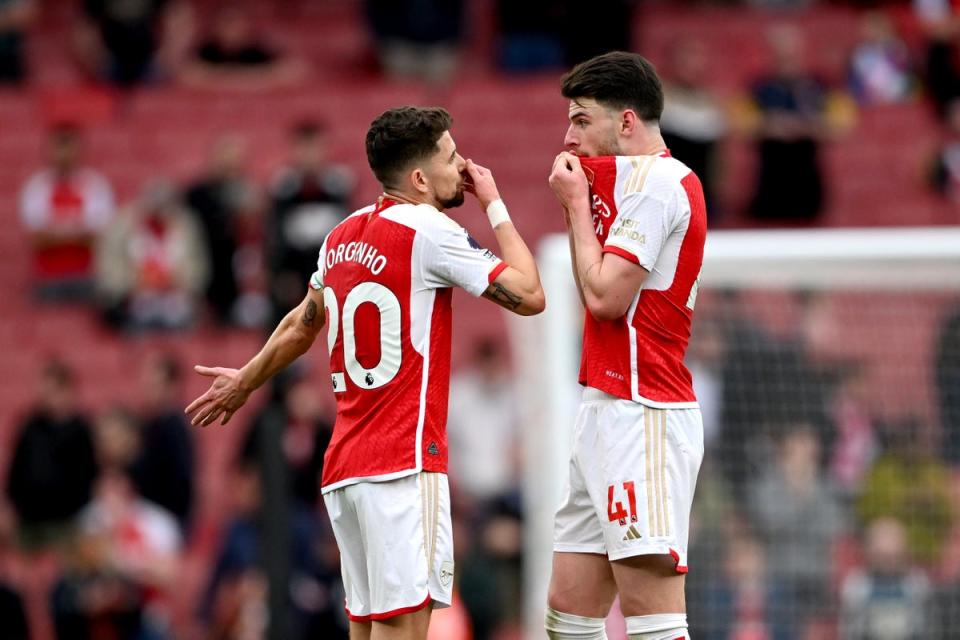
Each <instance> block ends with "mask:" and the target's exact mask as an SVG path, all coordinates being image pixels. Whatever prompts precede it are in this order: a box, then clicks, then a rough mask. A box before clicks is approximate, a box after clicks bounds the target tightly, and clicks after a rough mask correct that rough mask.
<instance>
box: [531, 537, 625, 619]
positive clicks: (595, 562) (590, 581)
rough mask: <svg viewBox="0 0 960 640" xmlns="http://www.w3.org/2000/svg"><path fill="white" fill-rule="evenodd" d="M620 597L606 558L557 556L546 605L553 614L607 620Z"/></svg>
mask: <svg viewBox="0 0 960 640" xmlns="http://www.w3.org/2000/svg"><path fill="white" fill-rule="evenodd" d="M616 595H617V585H616V583H615V582H614V577H613V572H612V571H611V569H610V561H609V560H607V556H605V555H603V554H599V553H572V552H555V553H554V554H553V573H552V574H551V576H550V589H549V593H548V595H547V604H548V606H549V607H550V608H551V609H553V610H554V611H561V612H563V613H570V614H573V615H576V616H584V617H587V618H606V617H607V614H608V613H609V612H610V606H611V605H612V604H613V599H614V598H615V597H616Z"/></svg>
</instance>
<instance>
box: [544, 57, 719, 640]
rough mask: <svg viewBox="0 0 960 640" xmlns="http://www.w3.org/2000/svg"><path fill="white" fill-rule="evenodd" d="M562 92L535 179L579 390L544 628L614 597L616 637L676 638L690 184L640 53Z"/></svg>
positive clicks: (571, 79) (696, 201)
mask: <svg viewBox="0 0 960 640" xmlns="http://www.w3.org/2000/svg"><path fill="white" fill-rule="evenodd" d="M561 92H562V94H563V96H564V97H565V98H567V99H569V104H568V119H569V121H570V126H569V128H568V130H567V134H566V138H565V140H564V144H565V146H566V148H567V151H565V152H563V153H561V154H560V155H558V156H557V158H556V160H555V161H554V165H553V170H552V172H551V175H550V186H551V188H552V189H553V191H554V193H555V194H556V196H557V198H558V200H559V201H560V203H561V205H562V206H563V209H564V216H565V221H566V223H567V230H568V235H569V237H570V251H571V262H572V264H573V275H574V280H575V282H576V285H577V288H578V290H579V293H580V298H581V301H582V302H583V305H584V307H585V317H584V335H583V353H582V357H581V363H580V376H579V380H580V383H581V384H583V385H584V387H585V389H584V392H583V398H582V402H581V405H580V410H579V412H578V414H577V417H576V421H575V425H574V442H573V451H572V456H571V460H570V468H569V475H568V481H567V486H566V490H565V495H564V498H563V500H562V504H561V506H560V508H559V510H558V511H557V514H556V520H555V526H554V546H553V548H554V561H553V575H552V576H551V583H550V592H549V596H548V609H547V614H546V617H545V627H546V630H547V634H548V636H549V637H550V638H551V640H571V639H573V638H577V639H578V640H602V639H604V638H605V637H606V636H605V634H604V619H605V618H606V616H607V613H608V612H609V610H610V606H611V604H612V602H613V599H614V597H615V596H617V595H619V596H620V605H621V609H622V611H623V613H624V614H625V616H626V620H627V633H628V635H629V638H630V640H675V639H688V638H689V635H688V634H687V631H686V627H687V622H686V611H685V601H684V579H683V574H685V573H686V572H687V562H686V555H687V533H688V524H689V518H690V508H691V506H692V502H693V492H694V487H695V485H696V479H697V474H698V472H699V469H700V463H701V460H702V458H703V427H702V420H701V416H700V410H699V408H698V405H697V400H696V397H695V396H694V393H693V389H692V384H691V377H690V373H689V371H687V369H686V367H685V366H684V364H683V357H684V353H685V351H686V348H687V342H688V341H689V338H690V327H691V319H692V316H693V307H694V304H695V302H696V294H697V286H698V284H697V283H698V281H699V274H700V266H701V263H702V260H703V247H704V241H705V237H706V210H705V207H704V199H703V191H702V188H701V186H700V181H699V180H698V179H697V177H696V175H695V174H693V172H692V171H690V169H689V168H687V167H686V166H685V165H684V164H683V163H682V162H680V161H678V160H676V159H674V158H672V157H670V153H669V152H668V151H667V149H666V146H665V145H664V142H663V138H662V136H661V135H660V129H659V119H660V114H661V112H662V110H663V91H662V88H661V86H660V81H659V78H658V77H657V75H656V71H655V70H654V68H653V66H652V65H651V64H650V63H649V62H648V61H647V60H645V59H644V58H642V57H641V56H638V55H636V54H630V53H624V52H613V53H609V54H605V55H602V56H598V57H596V58H593V59H591V60H588V61H586V62H584V63H582V64H581V65H578V66H577V67H575V68H574V69H573V70H572V71H571V72H570V73H569V74H567V75H566V76H565V77H564V79H563V82H562V90H561Z"/></svg>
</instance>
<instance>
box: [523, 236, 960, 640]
mask: <svg viewBox="0 0 960 640" xmlns="http://www.w3.org/2000/svg"><path fill="white" fill-rule="evenodd" d="M538 262H539V265H540V270H541V276H542V280H543V286H544V290H545V292H546V296H547V310H546V311H545V312H544V313H543V314H541V315H540V316H537V317H536V318H534V319H532V320H531V319H529V318H520V319H516V320H511V321H510V323H511V324H510V329H511V334H512V340H513V347H514V348H513V353H514V360H515V370H516V373H517V376H518V380H519V390H520V396H521V398H522V421H521V424H522V428H523V434H522V438H523V441H524V451H525V464H524V478H523V489H524V504H525V530H524V531H525V533H524V535H525V545H524V572H525V577H524V579H525V584H524V590H523V592H524V595H525V598H526V602H525V628H526V635H525V637H527V638H543V637H545V635H544V632H543V629H542V619H543V609H544V606H545V601H546V587H547V580H548V577H549V572H550V562H551V555H552V550H551V539H552V521H553V515H554V511H555V509H556V507H557V506H558V503H559V500H560V498H561V491H562V485H563V482H564V479H565V477H566V474H567V469H568V456H569V450H570V442H571V439H572V427H573V420H574V415H575V412H576V407H577V405H578V402H579V396H580V387H579V385H578V384H577V382H576V379H577V371H578V367H579V356H580V331H581V329H580V327H581V323H582V314H583V310H582V307H581V306H580V302H579V299H578V296H577V293H576V290H575V288H574V284H573V278H572V275H571V270H570V258H569V248H568V241H567V237H566V236H565V235H554V236H549V237H547V238H545V239H544V240H543V241H542V243H541V245H540V248H539V255H538ZM700 286H701V291H709V290H711V289H718V288H725V289H728V288H733V289H741V290H750V289H771V288H779V289H790V290H811V291H820V290H822V291H826V290H837V289H841V290H842V289H848V288H851V289H855V290H857V291H865V292H869V291H871V290H875V289H878V290H883V291H906V292H911V291H931V292H946V293H948V294H949V293H950V292H953V293H957V294H958V295H960V229H957V228H947V227H944V228H884V229H832V230H775V231H773V230H771V231H759V230H757V231H712V232H710V233H709V234H708V240H707V246H706V252H705V257H704V267H703V272H702V278H701V285H700ZM696 326H697V321H696V314H695V320H694V332H695V333H696Z"/></svg>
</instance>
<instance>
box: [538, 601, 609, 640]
mask: <svg viewBox="0 0 960 640" xmlns="http://www.w3.org/2000/svg"><path fill="white" fill-rule="evenodd" d="M543 626H544V628H545V629H546V630H547V637H548V638H550V640H607V633H606V631H605V629H606V621H605V620H604V619H603V618H586V617H584V616H575V615H573V614H572V613H563V612H561V611H556V610H554V609H553V608H550V607H548V608H547V614H546V615H545V616H544V621H543Z"/></svg>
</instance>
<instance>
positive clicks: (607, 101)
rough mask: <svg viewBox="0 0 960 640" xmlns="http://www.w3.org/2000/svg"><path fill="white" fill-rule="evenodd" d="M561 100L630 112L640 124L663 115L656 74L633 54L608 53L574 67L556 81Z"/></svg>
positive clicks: (658, 118) (661, 91)
mask: <svg viewBox="0 0 960 640" xmlns="http://www.w3.org/2000/svg"><path fill="white" fill-rule="evenodd" d="M560 93H561V94H562V95H563V97H564V98H568V99H570V100H576V99H577V98H593V99H594V100H596V101H597V102H599V103H600V104H602V105H604V106H607V107H613V108H616V109H633V110H634V111H636V112H637V115H638V116H640V119H641V120H643V121H644V122H657V121H659V120H660V115H661V114H662V113H663V87H662V86H661V84H660V78H659V77H657V70H656V69H655V68H654V66H653V65H652V64H651V63H650V61H649V60H647V59H646V58H644V57H643V56H641V55H638V54H636V53H627V52H626V51H611V52H610V53H605V54H603V55H600V56H596V57H594V58H590V59H589V60H587V61H585V62H581V63H580V64H578V65H577V66H575V67H574V68H573V69H572V70H571V71H570V72H569V73H567V74H566V75H565V76H563V79H562V80H561V81H560Z"/></svg>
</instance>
